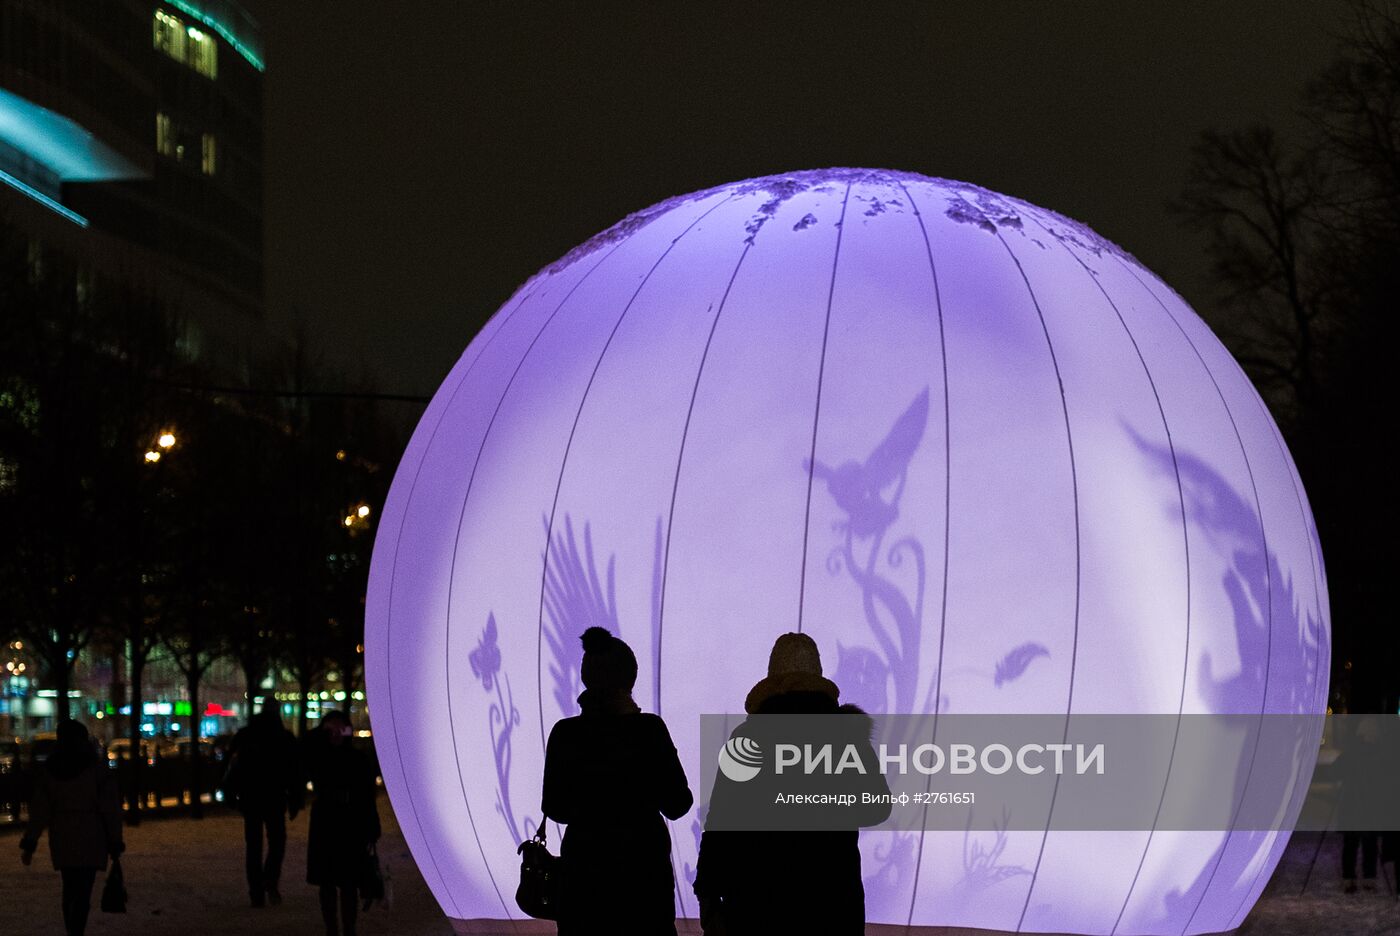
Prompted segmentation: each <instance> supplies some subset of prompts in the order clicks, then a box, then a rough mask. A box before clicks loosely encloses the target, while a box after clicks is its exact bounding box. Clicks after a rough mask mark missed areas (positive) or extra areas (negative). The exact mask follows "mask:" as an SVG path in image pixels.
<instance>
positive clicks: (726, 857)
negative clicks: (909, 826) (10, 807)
mask: <svg viewBox="0 0 1400 936" xmlns="http://www.w3.org/2000/svg"><path fill="white" fill-rule="evenodd" d="M818 713H832V714H846V715H860V716H862V717H861V719H860V720H859V721H858V722H857V723H856V728H857V730H858V734H857V735H856V736H854V737H853V739H852V740H853V743H857V744H864V745H866V748H867V749H866V750H865V751H862V752H861V757H862V760H863V761H864V762H865V763H874V761H875V755H874V751H873V749H870V748H869V739H870V726H871V725H870V721H869V718H868V717H866V716H865V713H864V712H862V711H861V710H860V709H859V708H856V707H855V706H853V705H846V706H838V705H837V704H836V701H835V700H834V699H833V698H831V697H830V696H829V695H826V694H824V693H820V692H788V693H783V694H781V695H776V696H773V697H771V698H770V699H768V700H767V701H765V702H764V703H763V704H762V706H761V707H760V708H759V709H758V711H757V712H755V714H757V715H770V714H818ZM746 724H747V723H746ZM769 724H771V722H770V723H769ZM734 733H735V734H736V735H744V736H746V737H752V736H754V735H757V734H761V731H760V730H758V729H750V731H749V732H748V733H746V732H745V725H740V726H739V728H738V729H736V730H735V732H734ZM860 782H861V783H862V784H864V785H866V786H867V787H868V789H864V790H863V791H862V792H870V793H873V794H877V795H878V794H888V793H889V787H888V786H887V785H886V783H885V780H884V777H883V776H882V775H881V774H879V773H878V772H874V773H872V774H870V775H869V777H868V778H865V779H862V780H861V781H860ZM725 785H731V786H732V782H731V781H729V780H728V779H727V778H725V777H724V776H723V774H718V775H717V776H716V780H715V788H714V793H713V794H712V795H711V799H710V803H711V805H710V813H709V815H708V816H707V825H711V824H712V825H718V824H721V822H719V821H717V819H716V810H717V809H722V808H723V807H722V805H721V803H722V801H723V793H724V790H723V789H722V788H723V787H724V786H725ZM754 789H757V787H755V788H754ZM749 791H750V788H749V787H747V786H746V787H745V789H744V792H746V793H747V792H749ZM770 798H771V797H770ZM858 801H859V800H858ZM813 808H823V809H829V808H830V807H813ZM889 814H890V807H889V805H888V804H882V805H875V806H870V807H865V808H863V809H856V810H853V811H849V812H843V813H842V817H843V819H845V820H846V821H849V827H848V828H843V829H840V830H836V831H821V832H817V831H789V832H768V831H763V832H759V831H718V830H716V829H713V828H707V829H706V831H705V833H704V834H703V835H702V837H701V840H700V856H699V859H698V861H697V863H696V874H695V894H696V896H697V898H699V899H701V900H702V901H705V902H706V903H708V904H709V905H710V906H712V907H713V906H716V904H717V905H718V907H719V912H720V914H721V916H722V918H723V921H724V925H725V928H726V932H727V933H728V934H729V936H748V934H754V936H758V934H762V936H767V934H771V933H822V934H824V936H862V934H863V933H864V932H865V887H864V885H863V884H862V882H861V873H860V845H859V842H860V828H859V827H861V826H870V825H876V824H878V823H880V822H883V821H884V820H885V819H886V818H888V817H889Z"/></svg>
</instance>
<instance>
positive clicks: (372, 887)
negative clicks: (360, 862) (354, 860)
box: [360, 845, 384, 910]
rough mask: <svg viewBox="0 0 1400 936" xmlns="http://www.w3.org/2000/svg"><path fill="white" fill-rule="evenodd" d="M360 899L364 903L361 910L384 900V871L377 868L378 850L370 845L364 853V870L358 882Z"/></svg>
mask: <svg viewBox="0 0 1400 936" xmlns="http://www.w3.org/2000/svg"><path fill="white" fill-rule="evenodd" d="M360 898H361V899H362V900H363V901H364V904H363V906H362V907H361V909H363V910H368V909H369V905H370V904H371V903H373V902H375V901H376V900H377V901H380V902H383V900H384V871H383V869H381V868H380V866H379V848H378V846H375V845H371V846H370V847H369V851H368V852H366V853H365V869H364V875H363V879H362V880H361V881H360Z"/></svg>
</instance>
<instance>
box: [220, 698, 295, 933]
mask: <svg viewBox="0 0 1400 936" xmlns="http://www.w3.org/2000/svg"><path fill="white" fill-rule="evenodd" d="M224 793H225V794H226V795H227V796H229V797H230V798H231V799H232V800H233V803H234V804H235V805H236V806H237V807H238V811H239V812H241V813H242V814H243V839H244V843H245V845H246V855H245V864H246V870H247V874H248V896H249V898H250V899H251V900H252V903H253V906H255V907H261V906H263V904H264V903H265V902H267V901H271V902H272V904H273V905H274V906H275V905H277V904H279V903H281V902H282V892H281V889H280V887H279V884H280V881H281V877H282V858H283V856H284V855H285V854H286V851H287V824H286V820H287V819H289V818H290V819H295V818H296V817H297V813H298V812H300V811H301V808H302V805H303V803H304V802H305V799H306V781H305V777H304V776H303V774H302V768H301V756H300V751H299V750H298V747H297V742H296V738H295V737H293V736H292V733H291V732H290V731H288V730H287V729H285V728H283V727H282V720H281V719H280V718H279V717H278V716H277V711H276V710H275V709H270V708H265V709H263V710H262V711H261V712H259V713H258V714H256V715H254V716H253V718H252V721H250V722H249V724H248V727H246V728H243V729H240V730H239V732H238V734H236V735H234V738H233V745H232V748H231V756H230V758H229V766H228V773H227V775H226V776H225V777H224ZM264 830H266V833H267V856H266V858H264V857H263V832H264Z"/></svg>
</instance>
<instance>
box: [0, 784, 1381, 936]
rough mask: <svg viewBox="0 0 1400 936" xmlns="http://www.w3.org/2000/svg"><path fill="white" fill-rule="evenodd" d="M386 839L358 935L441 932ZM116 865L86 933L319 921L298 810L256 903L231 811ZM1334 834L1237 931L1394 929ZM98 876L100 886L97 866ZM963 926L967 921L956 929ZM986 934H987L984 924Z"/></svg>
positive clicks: (197, 935)
mask: <svg viewBox="0 0 1400 936" xmlns="http://www.w3.org/2000/svg"><path fill="white" fill-rule="evenodd" d="M380 812H381V815H382V816H383V818H384V839H383V840H382V841H381V843H380V860H381V862H384V861H387V862H388V864H389V867H390V870H391V872H392V875H393V888H394V905H393V907H391V908H389V907H380V906H376V907H375V908H373V909H371V910H370V911H369V913H367V914H362V915H361V917H360V924H361V925H360V932H361V933H362V934H364V936H379V934H395V936H450V934H451V927H450V926H449V925H448V922H447V920H446V919H445V918H444V917H443V915H442V912H441V911H440V910H439V909H438V907H437V904H436V903H435V902H434V901H433V898H432V896H431V895H430V894H429V893H428V890H427V888H426V886H425V885H424V884H423V879H422V878H421V877H420V876H419V874H418V870H417V868H416V867H415V866H414V864H413V859H412V858H411V857H410V856H409V854H408V850H407V848H406V847H405V846H404V841H403V837H402V836H401V835H400V834H399V829H398V826H397V825H396V824H395V822H394V818H393V814H392V811H391V810H390V809H389V808H388V803H387V801H385V800H382V799H381V800H380ZM17 839H18V836H16V835H13V834H8V835H2V836H0V920H3V923H0V933H4V934H6V936H8V934H14V936H48V934H54V936H58V934H61V933H62V931H63V927H62V924H61V922H60V919H59V912H58V892H59V882H58V874H57V873H56V872H54V871H53V870H51V869H50V867H49V866H48V861H47V855H46V853H45V851H44V850H43V848H41V850H40V852H39V854H38V855H36V856H35V859H36V860H35V862H34V864H33V866H31V867H30V868H24V867H23V866H21V865H20V863H19V860H18V857H17V854H18V849H17V848H16V847H15V846H16V842H17ZM127 848H128V851H127V857H126V858H125V859H124V860H123V865H124V866H125V868H126V874H127V887H128V890H129V891H130V892H131V902H130V905H129V912H128V913H127V914H126V915H125V916H116V915H108V914H103V913H99V912H97V911H96V910H95V909H94V912H93V916H92V922H91V923H90V925H89V927H88V933H89V934H91V936H123V934H126V936H167V934H168V936H206V934H207V936H235V934H237V936H245V934H269V936H291V934H296V936H306V934H317V933H320V932H322V931H323V930H322V929H321V921H320V917H319V913H318V910H317V904H316V894H315V892H314V891H313V890H312V889H311V888H310V887H309V886H307V885H306V884H305V883H303V881H304V879H305V868H306V865H305V859H306V818H305V816H301V817H298V819H297V821H296V822H294V823H292V824H291V826H290V827H289V834H288V848H287V865H286V870H285V871H284V874H283V888H282V892H283V895H284V902H283V904H282V906H280V907H268V908H265V909H261V910H254V909H252V908H251V907H249V906H248V901H247V896H246V893H245V888H244V884H243V857H242V856H243V850H242V849H243V831H242V823H241V820H240V819H239V818H238V817H237V816H236V815H233V814H231V813H229V812H228V811H227V810H224V809H222V808H219V807H215V808H214V809H213V810H212V814H211V816H210V817H209V818H206V819H204V820H202V821H199V822H195V821H192V820H189V819H185V818H170V819H156V820H151V821H148V822H146V823H144V824H143V825H142V826H141V827H140V828H137V829H132V830H128V833H127ZM1339 867H1340V837H1339V836H1337V835H1335V834H1333V835H1328V836H1326V837H1325V838H1323V839H1321V841H1319V837H1318V836H1317V835H1315V834H1312V835H1298V836H1295V837H1294V839H1293V841H1292V842H1291V843H1290V844H1289V848H1288V851H1287V853H1286V854H1285V856H1284V860H1283V863H1282V864H1281V865H1280V866H1279V870H1278V872H1277V873H1276V874H1275V875H1274V879H1273V881H1272V882H1271V883H1270V885H1269V888H1268V890H1267V891H1266V892H1265V895H1264V898H1263V899H1262V900H1261V901H1260V902H1259V904H1258V906H1256V907H1255V909H1254V912H1253V913H1252V914H1251V915H1250V917H1249V919H1248V920H1247V921H1246V922H1245V925H1244V926H1243V927H1242V928H1241V929H1240V930H1239V931H1238V932H1239V933H1241V934H1250V936H1316V934H1332V936H1371V934H1393V936H1400V903H1397V902H1396V899H1395V894H1394V891H1393V889H1392V880H1393V873H1394V869H1393V868H1392V867H1391V866H1385V867H1384V869H1383V871H1384V873H1383V875H1382V877H1381V878H1380V879H1379V880H1378V882H1377V885H1378V886H1377V889H1376V890H1375V891H1374V892H1369V893H1368V892H1365V891H1363V892H1361V893H1357V894H1354V895H1347V894H1343V893H1342V888H1341V880H1340V877H1341V875H1340V871H1339ZM98 886H99V887H100V886H101V880H100V878H99V882H98ZM960 932H962V933H970V932H972V931H966V930H964V931H960ZM988 936H990V934H988Z"/></svg>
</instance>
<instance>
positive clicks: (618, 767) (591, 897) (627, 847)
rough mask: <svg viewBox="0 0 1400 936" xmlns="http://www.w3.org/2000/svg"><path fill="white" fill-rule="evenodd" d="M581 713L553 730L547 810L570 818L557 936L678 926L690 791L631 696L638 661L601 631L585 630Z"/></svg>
mask: <svg viewBox="0 0 1400 936" xmlns="http://www.w3.org/2000/svg"><path fill="white" fill-rule="evenodd" d="M582 639H583V665H582V669H581V672H580V675H581V677H582V680H583V685H584V691H583V693H582V694H581V695H580V696H579V697H578V703H579V708H580V709H581V711H582V714H580V715H576V716H574V717H572V718H565V719H561V720H560V721H559V722H557V723H556V724H555V725H554V729H553V730H552V731H550V733H549V744H548V746H547V748H546V750H545V759H544V796H543V809H544V814H545V816H546V817H547V818H549V819H553V820H554V821H556V822H561V823H564V824H565V825H567V826H568V829H567V830H566V831H565V832H564V841H563V843H562V844H561V846H560V849H559V853H560V856H561V859H562V862H563V866H564V873H563V886H564V894H563V896H562V898H561V901H560V907H559V936H584V934H587V936H591V934H595V933H599V934H603V933H605V934H608V936H614V934H622V933H625V934H628V936H653V934H674V933H675V932H676V905H675V879H674V878H673V877H672V873H671V837H670V834H669V833H668V832H667V830H666V824H665V823H664V822H663V821H662V819H661V817H662V816H665V817H666V818H667V819H679V818H680V817H681V816H683V815H685V813H686V811H687V810H688V809H690V804H691V802H692V799H693V798H692V796H691V793H690V787H689V786H688V785H687V783H686V779H685V770H684V769H683V768H682V767H681V762H680V758H679V757H678V756H677V755H676V746H675V745H674V744H673V743H672V742H671V734H670V732H668V731H667V730H666V723H665V722H663V721H662V720H661V718H660V716H657V715H650V714H646V713H643V712H642V710H641V709H639V708H638V707H637V703H636V702H634V701H632V687H633V686H634V685H635V684H636V682H637V658H636V656H635V655H633V653H632V648H631V647H629V646H627V644H625V643H623V642H622V641H621V640H619V639H617V638H616V637H614V636H613V635H612V634H609V633H608V632H607V631H606V630H604V629H603V628H601V627H590V628H589V629H588V630H586V631H584V632H583V638H582Z"/></svg>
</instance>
